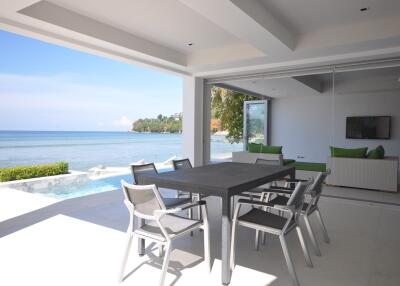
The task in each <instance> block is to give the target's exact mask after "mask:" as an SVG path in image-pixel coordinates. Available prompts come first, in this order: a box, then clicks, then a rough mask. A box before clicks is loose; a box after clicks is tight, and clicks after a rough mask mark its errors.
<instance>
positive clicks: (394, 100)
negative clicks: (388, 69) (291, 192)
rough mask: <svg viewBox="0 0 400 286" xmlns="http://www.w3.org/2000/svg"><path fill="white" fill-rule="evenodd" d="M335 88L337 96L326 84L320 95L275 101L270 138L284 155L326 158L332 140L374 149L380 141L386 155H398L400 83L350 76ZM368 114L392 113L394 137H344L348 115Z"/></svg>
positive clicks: (315, 160)
mask: <svg viewBox="0 0 400 286" xmlns="http://www.w3.org/2000/svg"><path fill="white" fill-rule="evenodd" d="M378 82H379V84H378ZM335 90H336V92H335V96H334V97H333V99H332V89H331V88H330V87H327V88H326V91H325V92H324V93H322V94H321V95H319V96H308V97H300V98H293V97H290V98H281V99H273V100H272V108H271V109H272V110H271V143H272V144H273V145H282V146H283V153H284V156H285V158H290V159H297V160H298V161H306V162H326V158H327V157H328V156H329V146H330V145H333V146H338V147H348V148H353V147H368V148H375V147H376V146H378V145H379V144H381V145H382V146H383V147H384V148H385V151H386V154H387V155H395V156H400V123H399V122H400V83H398V82H397V81H396V80H391V81H385V80H379V81H374V80H371V79H364V80H351V81H344V82H336V84H335ZM332 111H333V112H332ZM365 115H367V116H368V115H371V116H373V115H390V116H392V128H391V139H390V140H364V139H362V140H360V139H346V117H347V116H365ZM333 118H334V119H333ZM332 119H333V120H332ZM297 156H304V158H301V159H298V158H297Z"/></svg>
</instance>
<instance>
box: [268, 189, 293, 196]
mask: <svg viewBox="0 0 400 286" xmlns="http://www.w3.org/2000/svg"><path fill="white" fill-rule="evenodd" d="M264 193H274V194H285V195H291V194H293V189H291V188H285V187H271V188H269V189H264Z"/></svg>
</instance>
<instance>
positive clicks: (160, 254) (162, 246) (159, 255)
mask: <svg viewBox="0 0 400 286" xmlns="http://www.w3.org/2000/svg"><path fill="white" fill-rule="evenodd" d="M163 254H164V245H162V244H161V243H159V244H158V257H162V256H163Z"/></svg>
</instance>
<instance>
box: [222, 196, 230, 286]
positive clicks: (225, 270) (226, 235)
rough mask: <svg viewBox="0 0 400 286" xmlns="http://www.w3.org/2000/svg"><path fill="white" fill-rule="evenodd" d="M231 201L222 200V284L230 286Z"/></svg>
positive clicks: (224, 198) (225, 198)
mask: <svg viewBox="0 0 400 286" xmlns="http://www.w3.org/2000/svg"><path fill="white" fill-rule="evenodd" d="M230 208H231V199H230V197H223V198H222V229H221V230H222V238H221V248H222V249H221V255H222V259H221V260H222V261H221V263H222V273H221V274H222V277H221V280H222V284H224V285H228V284H229V283H230V282H231V269H230V267H229V258H230V246H231V224H232V221H231V211H230Z"/></svg>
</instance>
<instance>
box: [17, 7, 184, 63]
mask: <svg viewBox="0 0 400 286" xmlns="http://www.w3.org/2000/svg"><path fill="white" fill-rule="evenodd" d="M18 13H19V14H20V15H25V16H28V17H32V18H34V19H37V20H40V21H44V22H46V23H49V24H51V25H55V26H58V27H62V28H64V29H67V30H70V31H73V32H76V33H79V34H82V35H84V36H87V37H91V38H93V39H95V40H96V41H103V42H105V43H107V44H111V45H115V46H118V47H121V48H124V49H127V50H129V51H131V52H135V53H136V54H137V55H138V56H144V57H147V58H149V59H153V60H154V59H160V60H162V61H164V62H166V63H173V64H175V65H177V66H181V67H184V66H186V56H185V55H184V54H182V53H180V52H178V51H175V50H173V49H170V48H167V47H163V46H160V45H158V44H156V43H153V42H151V41H148V40H146V39H144V38H141V37H138V36H135V35H133V34H130V33H127V32H125V31H122V30H119V29H116V28H114V27H112V26H110V25H107V24H104V23H101V22H99V21H96V20H94V19H91V18H89V17H86V16H84V15H81V14H78V13H75V12H74V11H71V10H68V9H65V8H63V7H61V6H58V5H55V4H53V3H50V2H47V1H40V2H37V3H35V4H33V5H31V6H28V7H26V8H24V9H22V10H19V11H18Z"/></svg>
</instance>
